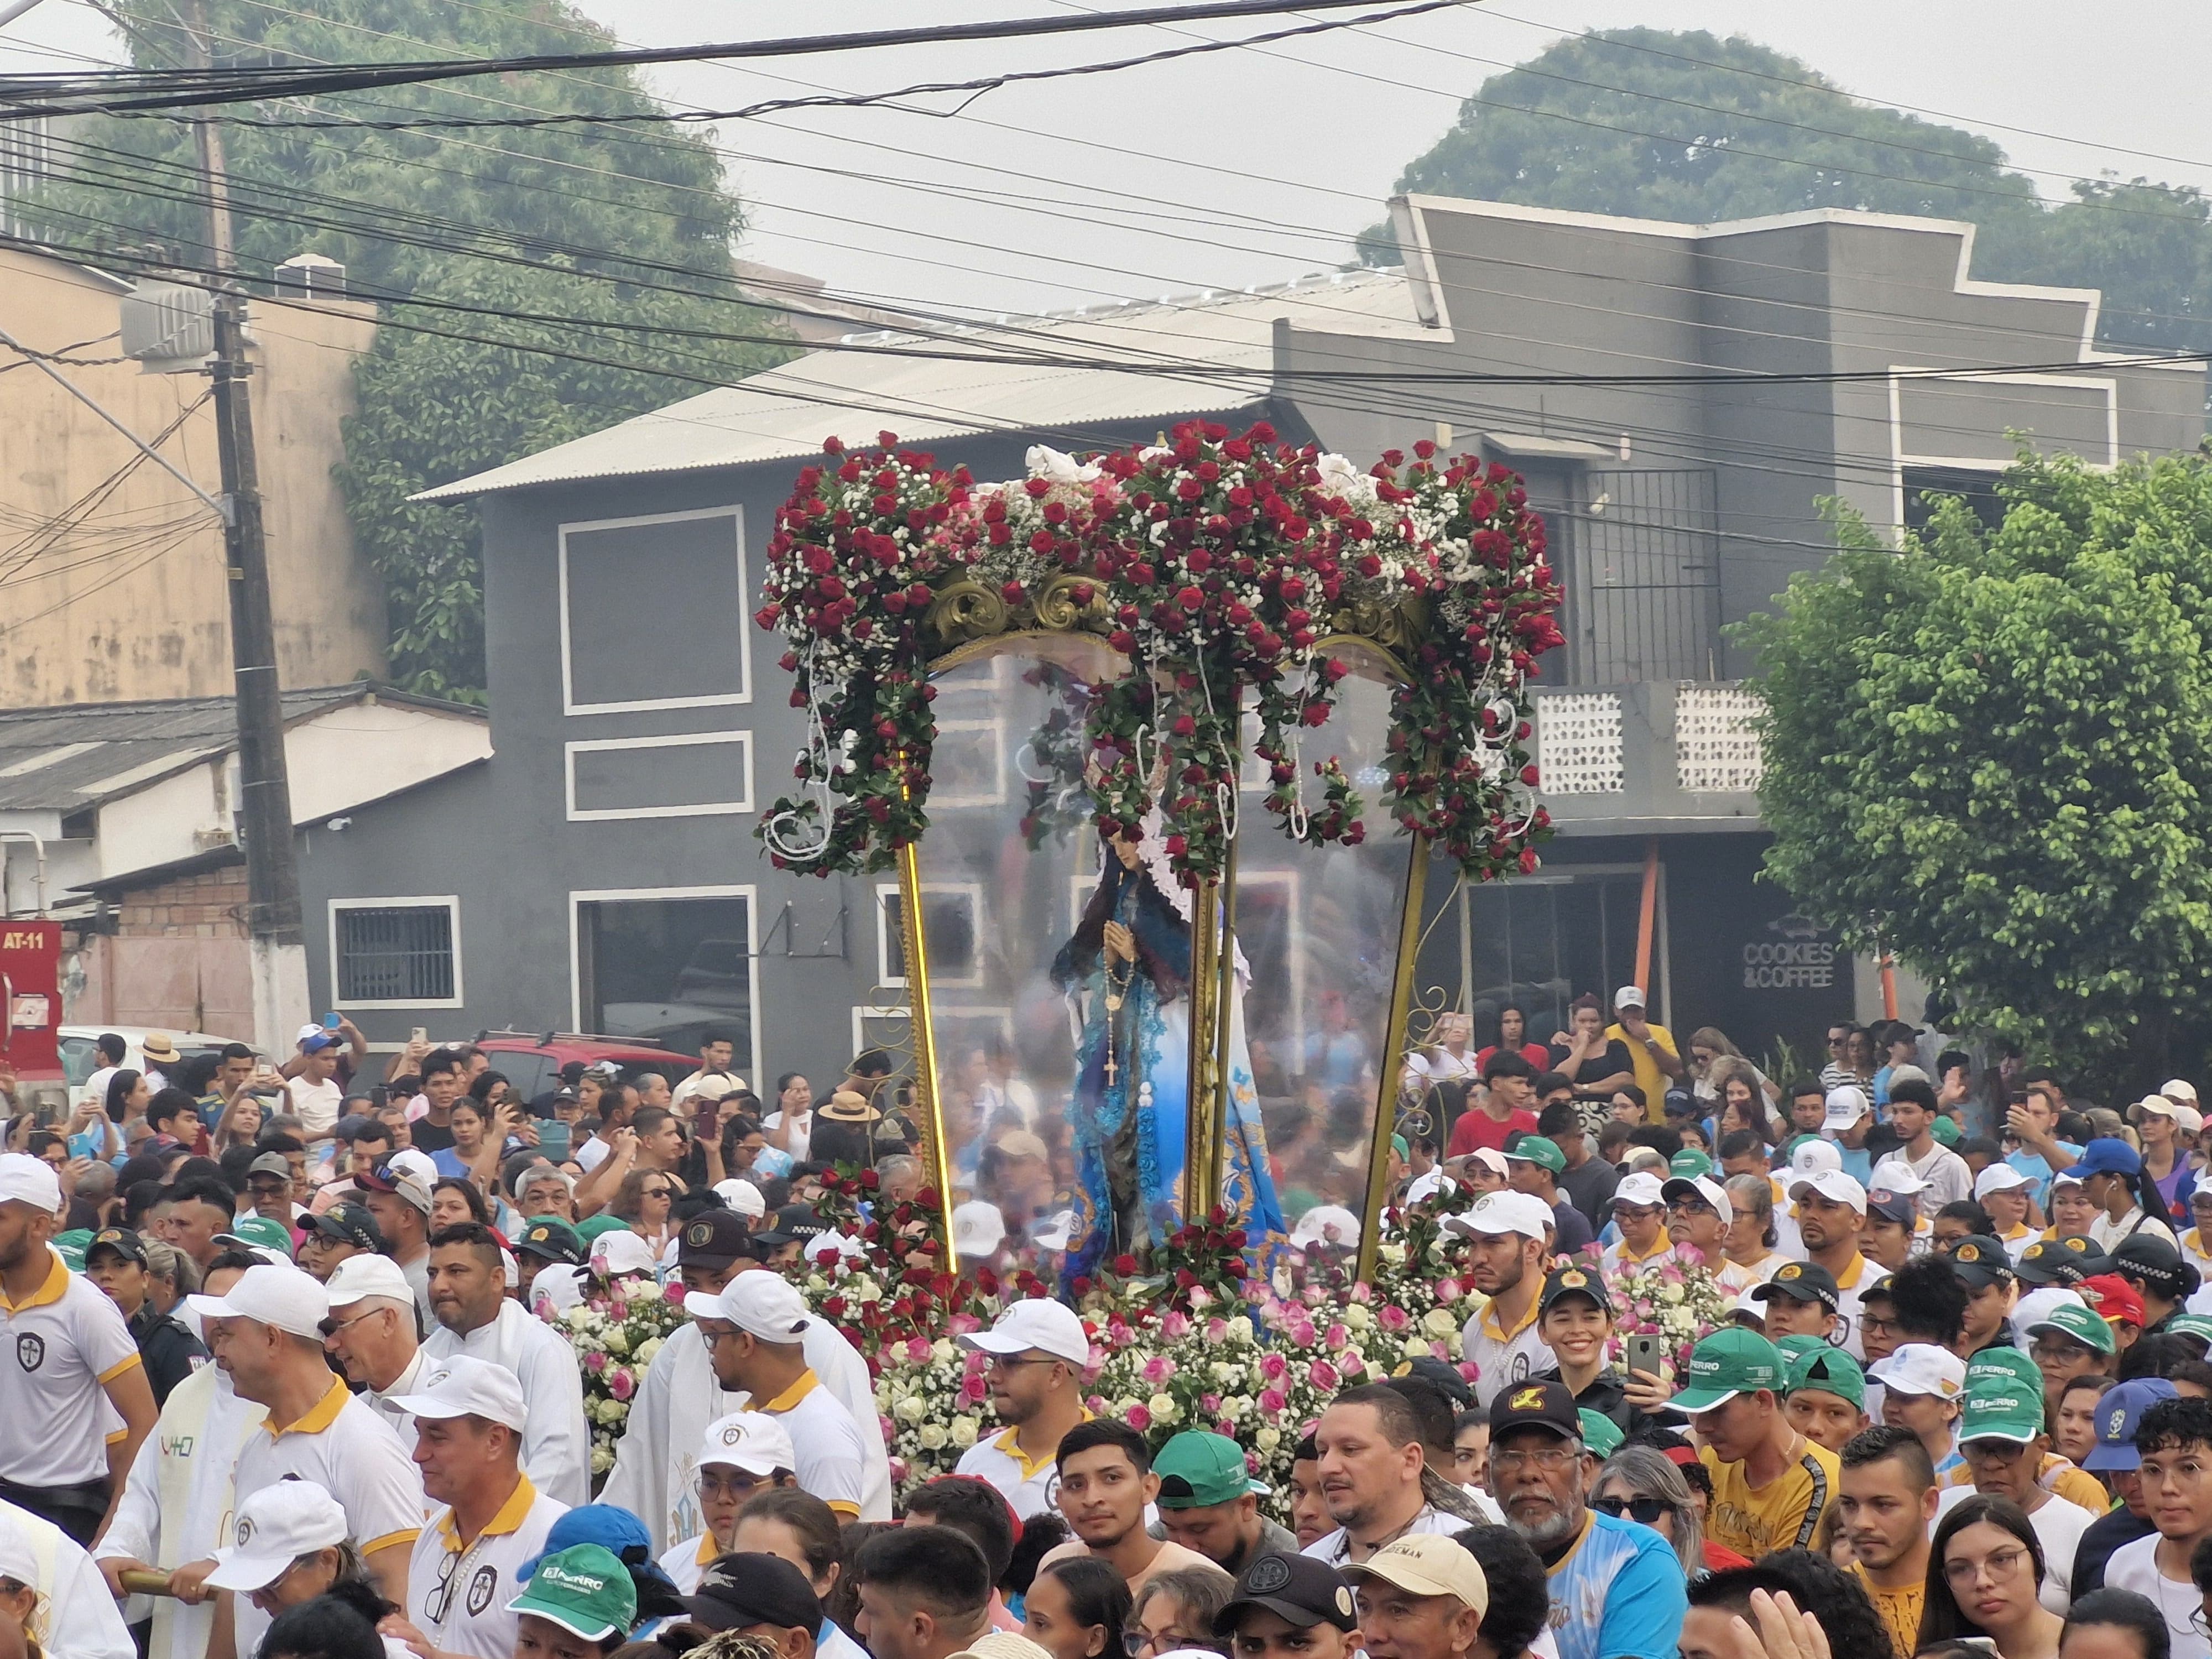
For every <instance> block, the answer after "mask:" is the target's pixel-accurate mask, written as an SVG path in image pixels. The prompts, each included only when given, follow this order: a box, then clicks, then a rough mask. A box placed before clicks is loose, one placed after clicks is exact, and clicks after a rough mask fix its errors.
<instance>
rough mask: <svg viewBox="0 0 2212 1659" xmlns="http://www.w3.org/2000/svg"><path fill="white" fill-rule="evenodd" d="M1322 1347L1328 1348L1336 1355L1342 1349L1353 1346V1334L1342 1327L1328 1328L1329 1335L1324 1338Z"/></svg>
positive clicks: (1333, 1326)
mask: <svg viewBox="0 0 2212 1659" xmlns="http://www.w3.org/2000/svg"><path fill="white" fill-rule="evenodd" d="M1351 1342H1352V1333H1351V1332H1350V1331H1347V1330H1346V1329H1345V1328H1344V1327H1343V1326H1341V1325H1332V1326H1330V1327H1329V1328H1328V1335H1327V1336H1326V1337H1324V1338H1322V1346H1325V1347H1327V1348H1328V1350H1329V1352H1332V1353H1334V1352H1336V1351H1337V1350H1338V1349H1340V1348H1344V1347H1348V1346H1351Z"/></svg>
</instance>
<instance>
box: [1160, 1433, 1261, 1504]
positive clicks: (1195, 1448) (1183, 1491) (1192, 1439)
mask: <svg viewBox="0 0 2212 1659" xmlns="http://www.w3.org/2000/svg"><path fill="white" fill-rule="evenodd" d="M1152 1473H1153V1474H1156V1475H1158V1476H1159V1478H1160V1495H1159V1498H1158V1503H1159V1506H1160V1507H1161V1508H1162V1509H1164V1510H1204V1509H1211V1508H1212V1507H1213V1505H1215V1504H1233V1503H1235V1502H1236V1501H1237V1499H1238V1498H1243V1497H1244V1496H1246V1495H1247V1494H1248V1493H1249V1494H1251V1495H1253V1496H1258V1495H1260V1494H1261V1493H1264V1492H1272V1491H1273V1487H1271V1486H1268V1485H1267V1482H1266V1481H1264V1480H1254V1479H1253V1478H1252V1474H1251V1471H1250V1470H1249V1469H1247V1468H1245V1467H1244V1449H1243V1447H1242V1446H1240V1445H1238V1444H1237V1443H1236V1442H1235V1441H1234V1440H1231V1439H1230V1438H1229V1437H1227V1436H1226V1435H1219V1434H1208V1433H1206V1432H1205V1431H1202V1430H1198V1429H1190V1430H1186V1431H1184V1432H1182V1434H1179V1435H1176V1437H1174V1438H1173V1439H1171V1440H1170V1441H1169V1442H1168V1443H1167V1444H1166V1445H1164V1446H1163V1447H1161V1448H1160V1449H1159V1450H1158V1452H1156V1453H1154V1454H1153V1456H1152Z"/></svg>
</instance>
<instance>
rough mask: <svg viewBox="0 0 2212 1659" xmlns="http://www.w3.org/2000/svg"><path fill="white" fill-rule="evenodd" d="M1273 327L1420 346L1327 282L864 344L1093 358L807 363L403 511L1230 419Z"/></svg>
mask: <svg viewBox="0 0 2212 1659" xmlns="http://www.w3.org/2000/svg"><path fill="white" fill-rule="evenodd" d="M1277 318H1285V319H1288V320H1289V321H1290V322H1291V325H1292V326H1294V327H1301V328H1306V329H1310V330H1314V331H1320V332H1328V333H1337V334H1352V335H1360V336H1366V337H1376V338H1407V339H1410V338H1415V337H1422V336H1424V335H1426V336H1428V337H1432V338H1433V337H1434V332H1433V331H1431V330H1425V329H1424V328H1423V327H1422V326H1421V324H1420V322H1419V319H1417V318H1416V317H1415V316H1414V314H1413V299H1412V296H1411V294H1410V292H1409V290H1408V289H1407V284H1406V279H1405V275H1404V273H1403V272H1402V271H1400V270H1358V271H1332V272H1328V273H1324V274H1322V275H1320V276H1303V277H1299V278H1297V280H1295V281H1293V282H1289V283H1279V284H1274V285H1271V286H1268V287H1265V288H1254V289H1242V290H1233V291H1226V292H1210V293H1206V294H1201V295H1190V296H1188V297H1178V298H1174V299H1167V300H1162V301H1159V302H1158V303H1157V304H1151V303H1146V304H1130V305H1120V306H1110V307H1092V308H1091V309H1089V310H1087V311H1085V312H1080V313H1068V314H1066V315H1060V316H1051V317H1040V318H1028V319H1020V320H1019V321H1018V323H1017V322H1013V321H1012V320H1010V319H1000V324H1002V325H1005V326H997V325H979V326H978V327H977V328H975V330H973V331H961V332H960V333H959V334H958V335H957V337H954V338H951V339H949V340H948V339H947V338H946V337H945V334H944V332H942V331H940V332H939V333H937V334H933V335H932V336H930V337H927V339H926V340H923V339H921V337H917V336H914V335H902V334H892V333H889V332H885V333H882V334H866V335H857V336H848V340H850V341H854V342H858V343H868V344H878V343H882V344H910V343H923V344H926V345H927V346H928V347H929V348H930V349H933V350H939V349H943V350H951V351H954V352H959V351H963V350H969V349H972V350H974V351H976V352H993V353H997V354H1000V355H1005V354H1007V353H1034V352H1040V351H1042V352H1048V353H1055V354H1060V353H1064V354H1067V355H1070V356H1079V357H1082V358H1084V359H1086V360H1096V359H1101V358H1103V359H1106V360H1108V361H1110V362H1114V363H1116V364H1121V363H1127V364H1128V365H1129V367H1128V368H1096V367H1092V366H1091V363H1090V362H1077V363H1070V364H1066V365H1064V366H1063V365H1057V364H1054V365H1036V364H1027V363H1005V362H990V361H987V360H984V359H981V358H978V359H977V360H976V361H974V362H963V361H962V360H961V359H960V358H959V357H957V356H955V357H951V358H945V357H927V358H920V357H890V356H872V355H870V354H868V353H866V352H863V351H836V350H824V351H814V352H809V353H807V354H806V355H805V356H802V357H799V358H797V359H794V360H793V362H788V363H786V364H784V365H782V366H781V367H780V368H772V369H769V370H766V371H764V372H763V373H762V374H756V375H753V376H751V377H750V378H749V379H747V380H744V381H742V382H741V383H739V384H738V385H737V386H725V387H718V388H717V389H716V390H714V391H712V392H704V393H702V394H701V395H700V396H698V397H696V398H687V399H685V400H684V402H682V403H679V404H671V406H670V407H668V408H666V409H661V410H654V411H653V413H651V414H649V415H641V416H637V417H636V418H635V419H634V420H629V421H624V422H622V423H621V424H620V425H618V426H612V427H609V428H607V429H606V430H605V431H604V432H596V433H593V434H592V435H590V436H589V437H585V438H578V439H575V440H574V441H571V442H568V443H565V444H560V445H557V446H556V447H553V448H551V449H548V450H544V451H542V452H541V453H538V454H536V455H529V456H526V457H524V458H523V459H520V460H519V461H512V462H509V463H508V464H507V465H505V466H499V467H494V468H492V469H491V470H490V471H488V472H479V473H477V475H476V476H475V477H468V478H462V479H459V480H458V481H456V482H455V483H449V484H444V485H441V486H440V487H439V488H437V489H426V490H424V491H423V492H422V494H421V495H417V496H416V497H415V498H414V499H415V500H416V501H455V500H459V499H461V498H463V497H465V496H470V495H490V494H492V493H494V492H495V491H499V490H507V489H526V488H528V487H529V486H531V485H533V484H548V483H574V482H576V481H579V480H581V479H586V478H608V477H635V476H639V475H642V474H651V473H661V472H688V471H698V470H700V469H702V468H705V467H716V466H736V465H743V464H744V463H745V462H748V461H766V460H779V459H796V458H798V457H800V456H805V455H812V454H816V453H819V452H820V450H821V447H822V440H823V438H824V437H825V436H827V435H829V434H831V433H842V434H844V435H852V436H856V437H867V438H871V439H872V437H873V436H874V435H875V433H876V432H877V431H878V429H879V428H886V427H887V428H890V429H891V430H893V431H895V432H896V433H897V434H898V435H899V436H900V438H901V439H902V440H905V441H912V442H916V443H926V442H929V441H933V440H936V439H940V438H945V437H952V436H958V435H965V434H970V433H976V432H994V431H1007V432H1030V431H1036V432H1045V433H1050V432H1054V431H1060V432H1068V431H1074V432H1078V433H1079V432H1081V430H1082V429H1083V428H1085V427H1087V426H1091V425H1095V424H1096V423H1097V422H1106V421H1125V420H1150V419H1152V418H1154V417H1161V418H1164V417H1167V416H1176V415H1186V414H1191V413H1195V412H1197V411H1200V410H1214V409H1226V408H1234V407H1236V406H1237V405H1239V404H1245V403H1249V402H1251V401H1253V400H1254V399H1255V398H1259V397H1261V396H1263V395H1264V394H1265V392H1266V390H1267V379H1266V377H1267V374H1268V372H1269V370H1270V368H1272V366H1273V332H1274V323H1275V319H1277ZM1148 359H1149V360H1151V361H1152V362H1171V363H1176V364H1190V363H1194V362H1196V363H1201V364H1206V365H1210V366H1212V367H1213V368H1218V369H1219V370H1220V371H1221V372H1220V374H1218V376H1213V375H1208V374H1188V373H1185V374H1158V373H1150V374H1148V373H1146V371H1145V368H1143V365H1144V363H1145V362H1146V361H1147V360H1148Z"/></svg>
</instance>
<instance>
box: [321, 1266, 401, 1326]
mask: <svg viewBox="0 0 2212 1659" xmlns="http://www.w3.org/2000/svg"><path fill="white" fill-rule="evenodd" d="M323 1293H324V1295H325V1297H326V1298H328V1300H329V1302H330V1304H331V1311H332V1312H336V1311H337V1310H338V1309H340V1308H350V1307H351V1306H353V1304H355V1303H356V1302H366V1301H368V1300H369V1299H370V1298H371V1297H377V1298H380V1299H381V1300H383V1301H386V1302H404V1303H405V1304H407V1305H408V1306H409V1307H410V1309H411V1308H412V1307H413V1306H414V1305H415V1291H414V1287H413V1286H411V1285H409V1284H408V1282H407V1275H406V1273H404V1271H403V1270H402V1269H401V1267H400V1266H399V1264H398V1262H397V1261H393V1260H392V1258H391V1257H390V1256H388V1255H349V1256H348V1257H347V1258H346V1259H345V1260H344V1261H341V1262H339V1263H338V1265H337V1267H333V1268H331V1276H330V1278H329V1279H328V1280H327V1281H326V1282H325V1284H324V1286H323Z"/></svg>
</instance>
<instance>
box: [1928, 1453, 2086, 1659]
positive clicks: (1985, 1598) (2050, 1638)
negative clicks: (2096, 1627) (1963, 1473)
mask: <svg viewBox="0 0 2212 1659" xmlns="http://www.w3.org/2000/svg"><path fill="white" fill-rule="evenodd" d="M2043 1574H2044V1560H2043V1541H2042V1540H2041V1539H2040V1538H2039V1537H2038V1536H2037V1535H2036V1531H2035V1527H2034V1523H2033V1522H2030V1521H2029V1520H2028V1518H2027V1512H2026V1511H2025V1510H2022V1509H2021V1507H2020V1505H2019V1504H2015V1503H2014V1502H2013V1501H2012V1500H2011V1499H2010V1498H1989V1497H1984V1496H1981V1495H1979V1494H1977V1495H1976V1496H1974V1497H1972V1498H1967V1499H1966V1501H1965V1502H1964V1503H1962V1504H1960V1505H1959V1506H1958V1507H1957V1508H1956V1509H1954V1510H1952V1511H1951V1512H1950V1513H1949V1514H1948V1515H1947V1516H1944V1517H1943V1519H1942V1521H1941V1522H1938V1523H1937V1525H1936V1536H1935V1538H1934V1540H1933V1541H1932V1542H1931V1543H1930V1545H1929V1551H1928V1588H1927V1593H1926V1598H1925V1600H1924V1601H1923V1603H1922V1606H1921V1610H1920V1646H1921V1647H1922V1648H1923V1649H1925V1648H1927V1647H1929V1645H1931V1644H1935V1643H1938V1642H1948V1641H1954V1640H1956V1639H1958V1638H1961V1637H1966V1638H1972V1637H1986V1638H1989V1640H1990V1642H1992V1643H1994V1644H1996V1651H1997V1656H1998V1659H2058V1634H2059V1632H2060V1631H2061V1630H2062V1629H2063V1627H2064V1624H2065V1621H2064V1620H2062V1619H2061V1618H2060V1617H2059V1616H2058V1615H2057V1613H2052V1612H2051V1611H2050V1609H2048V1608H2047V1607H2045V1606H2044V1605H2043V1603H2042V1602H2041V1601H2038V1600H2037V1599H2036V1598H2037V1596H2038V1595H2039V1593H2040V1592H2041V1590H2042V1588H2043Z"/></svg>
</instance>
